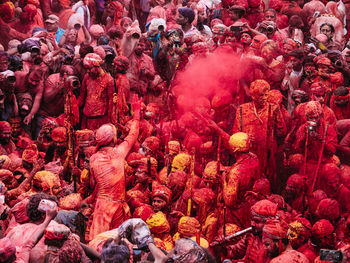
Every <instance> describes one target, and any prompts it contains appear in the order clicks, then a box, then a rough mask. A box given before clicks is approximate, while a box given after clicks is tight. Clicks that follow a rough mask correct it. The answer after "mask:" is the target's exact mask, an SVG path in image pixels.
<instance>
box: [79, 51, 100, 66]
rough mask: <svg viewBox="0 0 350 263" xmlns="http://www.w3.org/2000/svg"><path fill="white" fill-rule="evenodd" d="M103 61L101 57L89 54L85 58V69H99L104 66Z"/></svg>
mask: <svg viewBox="0 0 350 263" xmlns="http://www.w3.org/2000/svg"><path fill="white" fill-rule="evenodd" d="M102 62H103V60H102V59H101V57H100V56H99V55H97V54H95V53H89V54H87V55H86V56H85V57H84V61H83V63H84V67H86V68H92V67H99V66H100V65H101V64H102Z"/></svg>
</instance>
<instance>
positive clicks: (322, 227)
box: [311, 219, 334, 239]
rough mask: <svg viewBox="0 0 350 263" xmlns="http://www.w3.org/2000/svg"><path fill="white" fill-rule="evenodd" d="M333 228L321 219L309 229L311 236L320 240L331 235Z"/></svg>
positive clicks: (329, 223)
mask: <svg viewBox="0 0 350 263" xmlns="http://www.w3.org/2000/svg"><path fill="white" fill-rule="evenodd" d="M333 231H334V226H333V225H332V224H331V222H329V221H328V220H326V219H321V220H319V221H317V222H316V223H315V224H314V225H313V226H312V229H311V232H312V236H313V237H314V238H315V239H321V238H323V237H326V236H329V235H331V234H332V233H333Z"/></svg>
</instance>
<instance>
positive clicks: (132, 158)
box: [126, 152, 145, 166]
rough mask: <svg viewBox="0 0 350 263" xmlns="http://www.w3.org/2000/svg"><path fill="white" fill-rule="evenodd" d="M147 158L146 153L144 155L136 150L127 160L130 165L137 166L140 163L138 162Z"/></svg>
mask: <svg viewBox="0 0 350 263" xmlns="http://www.w3.org/2000/svg"><path fill="white" fill-rule="evenodd" d="M142 158H145V156H144V155H142V154H141V153H136V152H132V153H130V154H129V155H128V157H127V158H126V161H127V162H128V164H129V165H130V166H135V165H137V164H138V162H139V161H140V160H141V159H142Z"/></svg>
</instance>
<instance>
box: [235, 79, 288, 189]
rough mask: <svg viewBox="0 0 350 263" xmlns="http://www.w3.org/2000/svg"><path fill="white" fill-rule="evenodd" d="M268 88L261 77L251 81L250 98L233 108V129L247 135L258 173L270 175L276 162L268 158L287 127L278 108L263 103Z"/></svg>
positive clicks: (272, 153) (265, 102)
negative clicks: (257, 163) (258, 169)
mask: <svg viewBox="0 0 350 263" xmlns="http://www.w3.org/2000/svg"><path fill="white" fill-rule="evenodd" d="M269 90H270V85H269V83H267V82H266V81H265V80H262V79H258V80H256V81H254V82H252V84H251V85H250V90H249V92H250V95H251V96H252V100H253V101H252V102H248V103H245V104H242V105H240V106H239V108H238V109H237V112H236V118H235V121H234V124H233V132H238V131H241V132H245V133H247V134H248V135H249V136H250V137H251V140H252V148H251V151H252V152H253V153H255V154H256V155H257V156H258V158H259V166H260V171H261V173H266V172H267V176H272V175H273V174H274V167H275V165H276V164H274V160H273V158H271V157H273V156H274V154H275V151H276V147H277V141H276V140H277V137H282V138H283V137H284V136H285V135H286V133H287V128H286V123H285V121H284V118H283V116H282V113H281V111H280V109H279V108H275V106H273V105H272V104H269V103H268V102H267V96H268V91H269ZM271 179H272V178H270V181H271ZM272 181H273V180H272ZM272 185H273V183H272Z"/></svg>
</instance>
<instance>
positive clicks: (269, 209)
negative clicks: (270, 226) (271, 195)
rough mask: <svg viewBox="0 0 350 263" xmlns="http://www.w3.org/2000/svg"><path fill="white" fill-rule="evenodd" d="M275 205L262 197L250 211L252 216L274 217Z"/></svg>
mask: <svg viewBox="0 0 350 263" xmlns="http://www.w3.org/2000/svg"><path fill="white" fill-rule="evenodd" d="M277 208H278V207H277V205H276V204H274V203H272V202H271V201H269V200H267V199H264V200H261V201H258V202H256V203H255V204H254V205H253V206H252V208H251V212H252V215H253V216H258V217H274V216H275V215H276V213H277Z"/></svg>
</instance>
